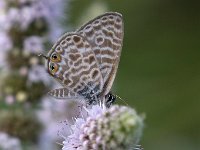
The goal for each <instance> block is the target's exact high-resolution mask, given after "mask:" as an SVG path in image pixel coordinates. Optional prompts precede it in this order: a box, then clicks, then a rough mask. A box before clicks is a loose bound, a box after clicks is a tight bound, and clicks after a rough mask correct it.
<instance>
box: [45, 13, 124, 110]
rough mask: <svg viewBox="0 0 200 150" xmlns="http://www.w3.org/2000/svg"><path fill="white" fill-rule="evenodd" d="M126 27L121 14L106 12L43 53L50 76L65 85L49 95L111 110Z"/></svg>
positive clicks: (61, 38) (62, 37)
mask: <svg viewBox="0 0 200 150" xmlns="http://www.w3.org/2000/svg"><path fill="white" fill-rule="evenodd" d="M123 28H124V24H123V19H122V15H121V14H120V13H117V12H107V13H104V14H102V15H100V16H98V17H96V18H94V19H93V20H90V21H89V22H87V23H86V24H84V25H83V26H81V27H80V28H79V29H78V30H76V31H75V32H70V33H66V34H64V35H62V36H61V37H60V38H59V39H58V41H57V42H56V43H55V44H54V45H53V47H52V48H51V50H50V51H49V52H48V54H47V56H44V55H42V54H41V55H42V56H43V57H44V58H46V66H47V71H48V73H49V74H50V75H51V76H53V78H55V79H56V80H57V81H58V82H59V83H61V85H62V86H63V87H62V88H59V89H54V90H52V91H50V92H49V93H48V94H49V95H51V96H53V97H56V98H62V99H80V100H81V99H84V100H85V102H86V104H88V105H95V104H97V103H100V102H102V103H103V104H105V106H106V107H109V106H110V105H111V104H112V103H113V102H114V101H115V99H116V96H115V95H113V94H112V93H111V92H110V90H111V87H112V84H113V81H114V79H115V76H116V72H117V68H118V64H119V61H120V55H121V49H122V43H123V35H124V31H123Z"/></svg>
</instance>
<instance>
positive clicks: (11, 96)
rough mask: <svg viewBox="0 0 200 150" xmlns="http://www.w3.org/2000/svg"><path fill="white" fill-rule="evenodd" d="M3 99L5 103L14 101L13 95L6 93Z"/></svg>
mask: <svg viewBox="0 0 200 150" xmlns="http://www.w3.org/2000/svg"><path fill="white" fill-rule="evenodd" d="M5 101H6V103H7V104H13V103H14V101H15V98H14V96H13V95H7V96H6V98H5Z"/></svg>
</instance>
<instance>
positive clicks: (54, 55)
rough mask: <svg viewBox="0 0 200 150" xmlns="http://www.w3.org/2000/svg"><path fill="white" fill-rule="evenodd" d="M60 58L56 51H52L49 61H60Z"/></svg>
mask: <svg viewBox="0 0 200 150" xmlns="http://www.w3.org/2000/svg"><path fill="white" fill-rule="evenodd" d="M60 60H61V57H60V55H59V54H58V53H53V54H52V55H51V61H53V62H60Z"/></svg>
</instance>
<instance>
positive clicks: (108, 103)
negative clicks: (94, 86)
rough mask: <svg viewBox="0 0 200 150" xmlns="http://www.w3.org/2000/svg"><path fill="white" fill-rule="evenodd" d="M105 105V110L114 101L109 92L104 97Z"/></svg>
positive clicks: (114, 98) (114, 97)
mask: <svg viewBox="0 0 200 150" xmlns="http://www.w3.org/2000/svg"><path fill="white" fill-rule="evenodd" d="M105 100H106V101H105V105H106V107H107V108H109V107H110V106H111V105H112V104H113V103H114V102H115V100H116V96H115V95H113V94H112V93H111V92H109V93H108V94H107V95H106V96H105Z"/></svg>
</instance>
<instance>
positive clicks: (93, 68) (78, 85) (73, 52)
mask: <svg viewBox="0 0 200 150" xmlns="http://www.w3.org/2000/svg"><path fill="white" fill-rule="evenodd" d="M55 56H56V57H55ZM48 57H49V58H50V59H49V61H48V63H47V64H48V68H49V72H50V74H51V75H52V76H53V77H54V78H56V79H57V80H58V81H59V82H60V83H61V84H62V85H63V86H64V87H66V88H68V89H69V92H72V93H77V94H78V95H80V96H82V97H83V98H84V99H86V100H88V101H89V103H91V100H94V99H95V98H94V97H92V96H93V95H94V96H97V95H98V94H99V93H100V92H101V91H102V89H103V79H102V75H101V72H100V70H99V66H98V64H97V60H96V57H95V54H94V52H93V50H92V47H91V45H90V43H89V42H88V40H87V39H86V38H85V37H83V36H81V35H80V34H78V33H70V34H65V35H63V36H62V37H61V38H60V39H59V40H58V41H57V42H56V44H55V45H54V46H53V48H52V50H51V51H50V52H49V54H48ZM59 58H60V59H59ZM52 66H53V67H52ZM92 94H93V95H92ZM66 95H67V93H66ZM57 97H59V96H57ZM96 101H97V99H96Z"/></svg>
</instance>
